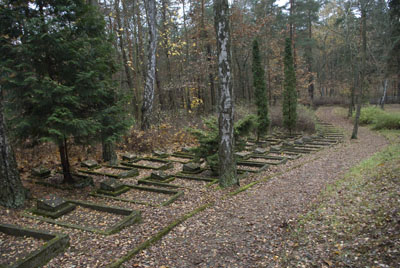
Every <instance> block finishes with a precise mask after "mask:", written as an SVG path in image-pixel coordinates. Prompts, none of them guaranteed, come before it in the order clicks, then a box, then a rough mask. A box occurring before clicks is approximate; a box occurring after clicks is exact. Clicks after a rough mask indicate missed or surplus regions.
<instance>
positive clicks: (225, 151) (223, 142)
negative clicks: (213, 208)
mask: <svg viewBox="0 0 400 268" xmlns="http://www.w3.org/2000/svg"><path fill="white" fill-rule="evenodd" d="M214 8H215V30H216V33H217V48H218V75H219V83H220V84H219V87H220V88H219V95H220V98H219V120H218V123H219V168H220V179H219V183H220V185H221V186H222V187H226V186H231V185H233V184H237V183H238V181H237V175H236V163H235V159H234V137H233V114H234V107H233V90H232V74H231V54H230V53H231V52H230V36H229V8H228V0H216V1H215V2H214Z"/></svg>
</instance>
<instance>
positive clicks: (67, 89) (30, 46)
mask: <svg viewBox="0 0 400 268" xmlns="http://www.w3.org/2000/svg"><path fill="white" fill-rule="evenodd" d="M0 16H1V18H2V20H1V25H0V26H1V27H0V28H1V29H2V36H5V38H6V40H5V42H4V43H3V44H2V50H4V51H7V52H6V53H1V55H0V57H1V64H2V68H4V70H6V71H5V73H6V74H5V76H4V79H3V81H4V89H5V90H6V91H7V98H8V103H9V104H10V107H9V108H10V110H11V111H12V114H11V118H12V120H11V123H12V126H13V130H14V132H15V136H16V137H18V138H19V139H22V140H23V139H26V138H31V139H33V140H39V141H51V142H54V143H56V144H57V145H58V148H59V152H60V158H61V163H62V168H63V173H64V182H68V183H72V182H73V178H72V175H71V172H70V168H69V159H68V143H69V142H71V141H74V142H80V143H86V144H87V143H89V142H91V141H93V140H99V139H100V138H102V139H103V140H104V141H106V143H107V142H111V141H112V140H115V138H113V137H115V136H118V135H120V134H121V133H122V132H123V131H124V130H125V129H126V127H127V125H128V124H127V123H126V121H125V120H124V116H123V110H121V109H120V108H117V107H116V106H117V105H118V99H116V98H119V95H118V94H116V93H115V84H114V82H113V81H112V74H113V73H114V72H115V71H116V64H115V63H114V55H113V53H114V51H113V47H112V45H111V42H110V39H109V37H108V36H107V34H106V32H105V22H104V19H103V17H102V15H101V14H100V13H99V12H98V11H97V10H96V8H95V7H93V6H89V5H87V4H85V3H84V2H83V1H81V0H71V1H63V0H56V1H50V0H48V1H39V2H37V3H36V4H35V5H31V4H30V3H29V1H26V2H22V3H21V2H19V3H18V4H15V2H14V1H11V0H10V1H7V2H6V3H4V5H3V7H2V11H1V15H0ZM117 119H118V120H117ZM121 121H122V122H123V123H121ZM111 130H112V131H111Z"/></svg>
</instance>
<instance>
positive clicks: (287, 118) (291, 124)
mask: <svg viewBox="0 0 400 268" xmlns="http://www.w3.org/2000/svg"><path fill="white" fill-rule="evenodd" d="M284 72H285V81H284V89H283V104H282V113H283V125H284V126H285V127H286V128H287V129H288V130H289V132H290V134H292V131H293V130H294V128H295V126H296V120H297V112H296V108H297V93H296V74H295V71H294V63H293V56H292V46H291V40H290V38H286V42H285V58H284Z"/></svg>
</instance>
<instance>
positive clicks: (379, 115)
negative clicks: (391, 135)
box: [353, 106, 400, 130]
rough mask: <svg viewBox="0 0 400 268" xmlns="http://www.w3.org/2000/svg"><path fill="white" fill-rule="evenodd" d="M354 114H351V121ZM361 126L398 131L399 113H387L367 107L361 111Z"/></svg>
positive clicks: (377, 108)
mask: <svg viewBox="0 0 400 268" xmlns="http://www.w3.org/2000/svg"><path fill="white" fill-rule="evenodd" d="M354 118H355V113H354V114H353V119H354ZM359 122H360V124H361V125H372V126H373V128H374V129H377V130H379V129H400V113H398V112H387V111H385V110H382V109H380V108H379V107H377V106H367V107H363V108H362V109H361V114H360V121H359Z"/></svg>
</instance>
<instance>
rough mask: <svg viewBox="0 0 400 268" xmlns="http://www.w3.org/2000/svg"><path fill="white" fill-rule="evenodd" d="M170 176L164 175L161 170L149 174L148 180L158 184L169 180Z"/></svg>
mask: <svg viewBox="0 0 400 268" xmlns="http://www.w3.org/2000/svg"><path fill="white" fill-rule="evenodd" d="M171 177H172V175H168V174H165V173H164V172H163V171H162V170H159V171H154V172H152V173H151V174H150V178H149V180H155V181H159V182H165V181H167V180H168V179H169V178H171Z"/></svg>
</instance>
